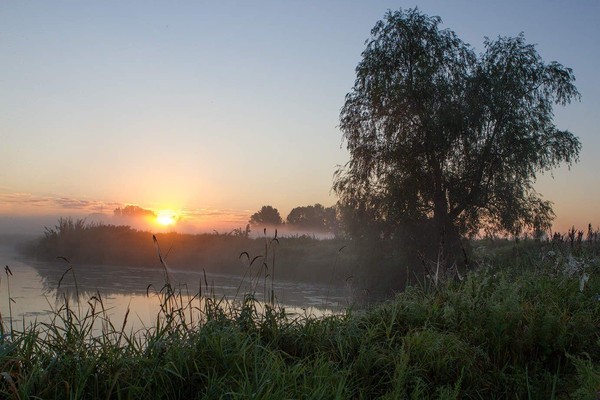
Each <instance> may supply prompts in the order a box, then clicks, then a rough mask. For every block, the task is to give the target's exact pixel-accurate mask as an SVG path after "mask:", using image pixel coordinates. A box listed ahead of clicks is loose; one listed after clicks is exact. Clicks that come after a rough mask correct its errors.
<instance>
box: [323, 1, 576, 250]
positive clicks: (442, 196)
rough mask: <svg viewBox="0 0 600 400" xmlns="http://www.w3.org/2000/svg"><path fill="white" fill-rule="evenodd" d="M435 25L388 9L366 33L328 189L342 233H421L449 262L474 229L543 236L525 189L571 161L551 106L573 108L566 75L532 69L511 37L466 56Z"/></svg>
mask: <svg viewBox="0 0 600 400" xmlns="http://www.w3.org/2000/svg"><path fill="white" fill-rule="evenodd" d="M440 23H441V19H440V18H439V17H430V16H427V15H424V14H422V13H421V12H419V11H418V10H417V9H416V8H415V9H409V10H406V11H403V10H400V11H395V12H392V11H389V12H388V13H387V14H386V16H385V19H384V20H382V21H379V22H377V24H376V25H375V27H374V28H373V30H372V31H371V38H370V39H369V40H368V42H367V44H366V49H365V50H364V51H363V53H362V60H361V61H360V62H359V64H358V66H357V67H356V81H355V83H354V87H353V88H352V90H351V91H350V93H348V94H347V95H346V101H345V104H344V107H343V108H342V111H341V114H340V128H341V130H342V132H343V136H344V139H345V140H346V142H347V148H348V151H349V152H350V160H349V161H348V163H347V164H346V165H345V166H344V167H342V168H340V169H339V170H338V171H337V172H336V175H335V180H334V185H333V189H334V191H335V192H336V193H337V194H338V196H339V204H340V206H341V208H342V210H344V212H346V213H347V214H348V212H349V213H350V214H351V215H352V219H351V221H353V222H351V224H352V225H351V229H352V230H353V232H354V234H355V235H361V234H363V233H364V232H365V231H366V230H370V232H372V233H375V234H376V235H378V237H388V238H390V237H399V236H400V235H401V233H402V232H403V231H406V230H409V229H410V228H411V227H416V226H420V227H426V228H427V229H426V232H429V234H428V235H427V237H429V238H432V240H433V241H434V242H435V243H439V244H440V246H441V245H442V244H443V248H444V249H446V251H447V252H448V251H449V250H451V249H450V248H451V247H453V248H454V250H456V247H457V245H458V244H459V238H460V235H464V234H476V233H478V232H480V231H481V230H483V229H486V230H490V231H496V232H506V233H511V234H518V233H520V232H522V231H523V230H525V229H537V230H541V229H545V228H547V227H549V226H550V222H551V220H552V218H553V216H554V214H553V212H552V207H551V203H550V202H549V201H546V200H543V199H542V198H541V196H540V195H539V194H538V193H537V192H536V191H535V190H534V187H533V184H534V182H535V180H536V176H537V174H538V173H542V172H544V171H548V170H550V169H552V168H555V167H557V166H559V165H560V164H562V163H566V164H567V165H569V166H570V165H572V164H573V163H574V162H576V161H577V160H578V155H579V151H580V148H581V144H580V142H579V140H578V139H577V137H576V136H574V135H573V134H572V133H570V132H568V131H566V130H559V129H557V128H556V126H555V125H554V123H553V105H554V104H560V105H566V104H567V103H569V102H570V101H571V100H573V99H575V100H577V99H578V98H579V93H578V91H577V89H576V87H575V85H574V83H573V82H574V81H575V78H574V75H573V72H572V70H571V69H570V68H565V67H563V66H562V65H561V64H559V63H557V62H550V63H545V62H543V60H542V59H541V57H540V55H539V54H538V52H537V51H536V49H535V47H534V46H533V45H531V44H527V43H526V42H525V38H524V37H523V35H522V34H521V35H519V36H517V37H499V38H498V39H496V40H490V39H487V38H486V39H485V42H484V45H485V51H484V52H483V53H482V54H480V55H476V54H475V53H474V51H473V49H472V48H471V47H470V46H469V45H467V44H465V43H463V42H462V41H461V40H460V39H459V38H458V37H457V36H456V34H455V33H454V32H452V31H450V30H448V29H445V30H440V29H439V26H438V25H439V24H440ZM455 254H456V253H455Z"/></svg>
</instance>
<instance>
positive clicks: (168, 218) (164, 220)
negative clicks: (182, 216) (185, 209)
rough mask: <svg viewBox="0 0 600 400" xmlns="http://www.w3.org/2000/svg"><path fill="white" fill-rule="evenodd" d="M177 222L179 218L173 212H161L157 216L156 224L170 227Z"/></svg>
mask: <svg viewBox="0 0 600 400" xmlns="http://www.w3.org/2000/svg"><path fill="white" fill-rule="evenodd" d="M175 222H177V217H176V216H175V214H174V213H173V212H172V211H168V210H165V211H159V212H158V215H157V216H156V223H158V224H159V225H162V226H170V225H173V224H174V223H175Z"/></svg>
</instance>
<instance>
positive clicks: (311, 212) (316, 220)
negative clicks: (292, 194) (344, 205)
mask: <svg viewBox="0 0 600 400" xmlns="http://www.w3.org/2000/svg"><path fill="white" fill-rule="evenodd" d="M248 222H249V224H250V225H253V226H259V225H270V226H278V225H283V224H284V223H285V224H287V225H291V226H293V227H295V228H299V229H307V230H316V231H322V232H337V231H338V230H339V226H340V220H339V216H338V212H337V207H336V206H331V207H324V206H323V205H321V204H319V203H317V204H314V205H309V206H298V207H295V208H293V209H292V211H290V213H289V214H288V216H287V217H286V219H285V221H284V220H283V218H282V217H281V214H280V213H279V210H277V209H276V208H274V207H273V206H270V205H266V206H262V207H261V209H260V210H258V211H257V212H255V213H254V214H252V215H251V216H250V220H249V221H248Z"/></svg>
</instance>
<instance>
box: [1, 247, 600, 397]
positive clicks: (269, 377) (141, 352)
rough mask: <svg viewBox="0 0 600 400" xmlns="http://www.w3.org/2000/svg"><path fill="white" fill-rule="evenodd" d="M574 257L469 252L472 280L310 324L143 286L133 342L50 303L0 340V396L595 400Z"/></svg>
mask: <svg viewBox="0 0 600 400" xmlns="http://www.w3.org/2000/svg"><path fill="white" fill-rule="evenodd" d="M585 243H586V242H585V240H584V241H583V242H582V247H581V249H580V250H581V251H580V252H579V253H577V254H575V255H574V254H573V252H572V251H571V249H570V246H571V244H570V241H569V239H568V238H567V240H566V241H561V242H560V243H559V242H554V243H553V242H552V241H549V242H537V243H535V244H532V243H530V242H521V243H519V244H515V243H512V244H510V245H507V246H508V247H509V248H502V249H500V248H499V247H498V246H497V245H496V244H493V245H489V246H488V245H486V244H485V243H481V245H482V246H484V245H485V246H487V248H484V249H480V250H479V251H480V255H479V261H480V262H479V265H480V267H479V268H478V269H475V270H472V271H470V272H468V273H467V274H466V275H465V276H464V279H463V280H462V281H459V280H445V281H439V280H438V282H437V284H436V285H433V284H432V285H428V284H423V285H415V286H411V287H409V288H407V290H405V291H404V292H402V293H399V294H398V295H397V296H396V297H395V298H394V299H392V300H389V301H387V302H385V303H383V304H380V305H378V306H375V307H372V308H370V309H367V310H347V311H346V312H345V313H341V314H336V315H330V316H325V317H321V318H317V317H314V316H311V315H308V314H305V315H292V314H289V313H288V312H286V310H285V309H284V308H283V307H281V306H279V305H278V304H277V302H276V301H272V299H273V297H272V296H271V295H270V294H269V292H268V291H266V292H265V293H263V295H264V299H265V302H260V301H258V300H257V297H256V296H255V294H254V293H247V292H243V291H242V290H241V289H240V296H239V298H236V299H231V300H228V299H223V298H217V297H215V296H214V291H212V292H211V288H210V286H209V284H208V282H207V281H206V279H205V280H204V282H203V284H202V285H201V288H200V290H199V292H198V293H197V294H195V295H193V296H190V295H189V293H188V291H187V288H182V287H175V286H173V283H172V282H165V286H164V287H162V288H156V289H155V288H153V287H149V288H148V291H147V294H148V296H158V298H159V300H160V307H159V310H158V311H157V317H156V321H155V323H154V324H153V326H149V327H144V328H142V329H139V330H135V331H134V330H132V329H131V328H130V325H129V321H128V315H126V316H125V318H124V319H123V321H111V320H110V318H109V317H108V314H107V312H106V310H105V309H104V304H103V300H102V297H101V295H100V294H99V293H98V294H96V295H94V296H92V297H91V298H89V299H87V302H86V301H85V300H86V299H81V300H80V301H81V302H82V307H80V309H78V308H77V307H75V306H74V305H73V304H72V303H71V302H69V297H67V296H65V298H64V304H62V305H61V306H60V307H57V308H56V309H55V310H54V314H53V315H54V319H53V320H52V321H51V322H49V323H45V324H39V323H38V324H32V325H31V326H27V327H25V326H24V327H22V328H18V327H14V331H13V332H12V334H11V335H4V334H3V335H2V337H1V338H0V375H1V378H2V379H1V382H0V396H2V397H4V398H10V399H33V398H57V399H63V398H64V399H66V398H69V399H99V398H103V399H107V398H113V399H121V398H128V399H137V398H140V399H141V398H164V399H176V398H181V399H184V398H185V399H188V398H227V399H236V398H239V399H242V398H244V399H245V398H260V399H280V398H315V399H316V398H326V399H329V398H339V399H346V398H347V399H360V398H363V399H367V398H369V399H370V398H384V399H403V398H441V399H504V398H520V399H525V398H532V399H551V398H565V399H567V398H572V399H575V398H576V399H596V398H597V397H598V392H599V391H600V332H599V331H598V327H599V326H600V301H599V296H600V266H599V264H598V262H597V261H594V260H597V256H598V252H597V247H595V245H592V244H591V245H587V244H585ZM573 245H574V246H576V245H577V236H575V240H574V241H573ZM511 246H512V247H511ZM515 246H516V247H515ZM266 249H267V250H269V252H265V254H261V255H260V256H257V257H254V258H253V257H252V256H250V255H249V254H248V253H246V254H242V255H240V257H242V258H243V259H247V260H248V266H247V271H246V272H247V275H246V278H245V279H246V283H245V285H249V286H250V287H254V288H257V287H260V284H261V283H263V284H264V282H265V280H267V279H268V281H267V282H269V281H270V282H272V281H271V278H270V276H269V277H267V274H266V272H267V271H270V273H272V267H271V268H269V269H268V270H267V268H265V266H264V265H259V264H260V263H261V262H264V261H265V259H267V256H270V257H269V258H268V259H269V260H272V255H271V253H270V251H271V250H272V249H269V248H268V243H267V248H266ZM550 251H553V252H554V253H552V254H551V255H549V254H548V253H549V252H550ZM507 252H508V253H510V254H512V258H511V262H510V264H509V265H505V260H506V253H507ZM569 255H571V256H572V257H575V260H576V261H577V264H576V265H577V268H578V269H577V270H576V271H575V272H573V273H571V272H570V269H569V268H570V267H569V260H570V258H569ZM163 261H165V260H164V259H163ZM165 269H166V263H165ZM167 272H168V270H167ZM583 272H585V273H586V274H588V275H589V279H588V281H587V282H586V285H585V286H584V288H583V289H582V290H580V274H581V273H583ZM271 284H272V283H271ZM211 293H212V294H211ZM236 297H237V296H236ZM275 300H276V299H275ZM86 304H87V307H85V305H86ZM97 327H100V329H98V328H97ZM3 332H4V331H3Z"/></svg>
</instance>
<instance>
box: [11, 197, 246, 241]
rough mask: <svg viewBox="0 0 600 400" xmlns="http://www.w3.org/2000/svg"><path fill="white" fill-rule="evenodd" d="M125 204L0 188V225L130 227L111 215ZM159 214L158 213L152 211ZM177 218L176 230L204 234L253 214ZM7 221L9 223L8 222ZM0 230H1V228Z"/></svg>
mask: <svg viewBox="0 0 600 400" xmlns="http://www.w3.org/2000/svg"><path fill="white" fill-rule="evenodd" d="M127 205H128V203H125V204H124V203H119V202H114V201H100V200H94V199H85V198H76V197H69V196H59V195H55V196H53V195H38V194H33V193H26V192H10V191H8V190H6V189H1V188H0V217H3V218H0V224H3V225H5V226H4V228H6V227H7V226H6V225H12V223H11V224H8V222H9V221H14V218H15V217H24V218H30V217H36V216H37V217H41V218H43V220H44V223H47V222H48V221H49V220H50V221H51V220H52V218H58V217H68V216H73V217H88V218H91V219H88V220H89V221H94V220H97V221H98V222H104V223H112V224H132V223H133V222H131V221H128V220H125V219H123V218H118V217H116V216H114V214H113V211H114V210H115V209H116V208H119V207H121V208H122V207H125V206H127ZM152 211H155V212H156V211H158V210H152ZM173 211H175V212H176V213H177V215H178V216H179V221H178V223H177V224H176V226H174V227H173V229H175V230H180V229H181V230H185V231H187V232H195V231H197V232H204V231H212V230H213V229H225V230H227V229H233V228H239V227H244V226H245V225H246V224H247V223H248V218H249V216H250V215H251V214H252V212H251V211H250V210H239V209H221V208H184V209H181V210H173ZM7 218H8V219H7ZM154 227H155V226H154V225H153V223H152V222H151V221H145V222H144V224H143V225H140V226H139V227H138V228H139V229H151V228H154ZM0 228H1V227H0Z"/></svg>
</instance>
